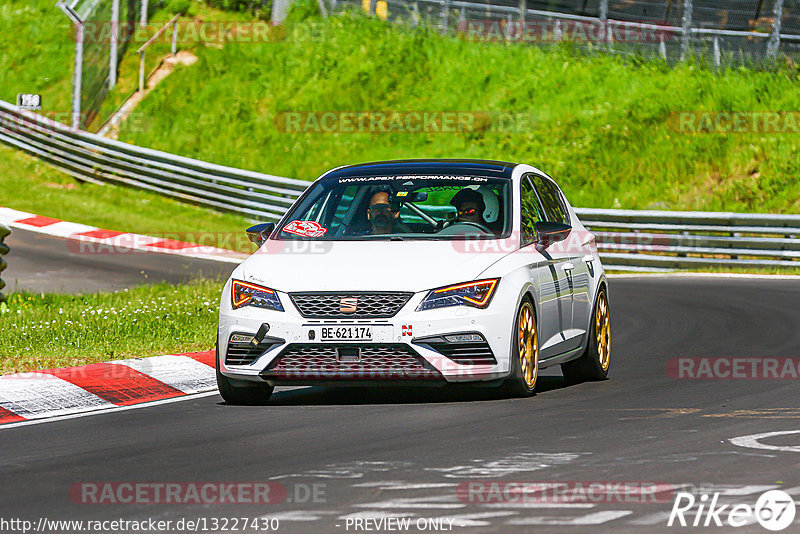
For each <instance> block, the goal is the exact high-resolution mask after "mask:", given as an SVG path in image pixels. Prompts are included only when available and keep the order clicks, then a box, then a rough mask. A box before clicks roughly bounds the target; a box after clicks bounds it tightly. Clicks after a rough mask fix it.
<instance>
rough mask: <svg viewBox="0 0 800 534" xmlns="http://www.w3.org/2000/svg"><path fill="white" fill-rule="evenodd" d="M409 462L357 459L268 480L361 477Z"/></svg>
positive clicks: (404, 466) (403, 465)
mask: <svg viewBox="0 0 800 534" xmlns="http://www.w3.org/2000/svg"><path fill="white" fill-rule="evenodd" d="M412 465H413V464H412V463H411V462H368V461H358V462H349V463H344V464H329V465H326V466H325V467H323V468H322V469H310V470H308V471H304V472H302V473H290V474H287V475H278V476H274V477H270V480H280V479H282V478H291V477H318V478H363V477H364V475H365V474H367V473H385V472H387V471H393V470H396V469H403V468H408V467H411V466H412Z"/></svg>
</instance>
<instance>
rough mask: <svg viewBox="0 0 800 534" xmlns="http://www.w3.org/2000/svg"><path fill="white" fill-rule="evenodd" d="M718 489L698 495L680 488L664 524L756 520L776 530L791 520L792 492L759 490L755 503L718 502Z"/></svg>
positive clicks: (731, 523) (704, 524)
mask: <svg viewBox="0 0 800 534" xmlns="http://www.w3.org/2000/svg"><path fill="white" fill-rule="evenodd" d="M719 497H720V493H714V494H713V495H712V496H709V494H707V493H704V494H702V495H700V497H699V498H698V497H695V495H693V494H691V493H687V492H683V491H682V492H680V493H678V494H677V495H676V497H675V503H674V504H673V505H672V512H671V513H670V514H669V521H668V522H667V526H668V527H671V526H681V527H711V526H716V527H734V528H735V527H743V526H745V525H752V524H753V523H756V522H757V523H758V524H760V525H761V526H762V527H764V528H765V529H767V530H771V531H773V532H777V531H780V530H783V529H785V528H787V527H788V526H789V525H791V524H792V521H794V516H795V512H796V509H795V504H794V499H793V498H792V496H791V495H789V494H788V493H786V492H785V491H781V490H770V491H767V492H766V493H762V494H761V496H760V497H759V498H758V500H757V501H756V504H755V506H751V505H749V504H730V503H728V504H720V503H719Z"/></svg>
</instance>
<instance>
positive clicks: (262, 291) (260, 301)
mask: <svg viewBox="0 0 800 534" xmlns="http://www.w3.org/2000/svg"><path fill="white" fill-rule="evenodd" d="M231 304H233V309H234V310H235V309H237V308H241V307H243V306H255V307H256V308H266V309H268V310H277V311H283V305H282V304H281V299H279V298H278V294H277V293H275V291H273V290H272V289H270V288H268V287H262V286H259V285H256V284H251V283H250V282H242V281H241V280H233V281H232V282H231Z"/></svg>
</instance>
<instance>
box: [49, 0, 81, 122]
mask: <svg viewBox="0 0 800 534" xmlns="http://www.w3.org/2000/svg"><path fill="white" fill-rule="evenodd" d="M56 6H57V7H58V8H59V9H60V10H61V11H63V12H64V14H65V15H66V16H67V17H69V20H71V21H72V24H73V26H74V27H75V65H74V67H75V68H74V69H73V71H72V121H71V125H72V127H73V128H75V129H76V130H77V129H79V128H80V127H81V82H82V80H83V35H84V32H83V21H82V20H81V19H80V17H78V14H77V13H76V12H75V10H74V9H72V7H71V6H70V5H69V4H66V3H64V2H58V3H57V4H56Z"/></svg>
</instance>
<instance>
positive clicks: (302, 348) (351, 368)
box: [262, 343, 443, 381]
mask: <svg viewBox="0 0 800 534" xmlns="http://www.w3.org/2000/svg"><path fill="white" fill-rule="evenodd" d="M262 376H263V377H264V378H276V379H283V380H300V381H318V380H348V379H349V380H370V381H371V380H441V379H443V378H442V375H441V374H440V373H439V371H437V370H436V368H434V367H433V366H432V365H431V364H429V363H428V362H427V361H425V359H424V358H422V357H421V356H420V355H419V354H417V353H416V352H415V351H414V349H412V348H411V347H409V346H408V345H405V344H400V343H396V344H363V345H359V344H355V343H350V344H347V343H337V344H330V345H328V344H324V345H323V344H300V343H294V344H291V345H288V346H287V347H286V349H284V351H283V352H282V353H281V354H280V355H279V356H278V357H277V358H275V360H274V361H273V362H272V363H271V364H270V365H269V367H268V368H267V369H266V370H265V371H264V372H263V373H262Z"/></svg>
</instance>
